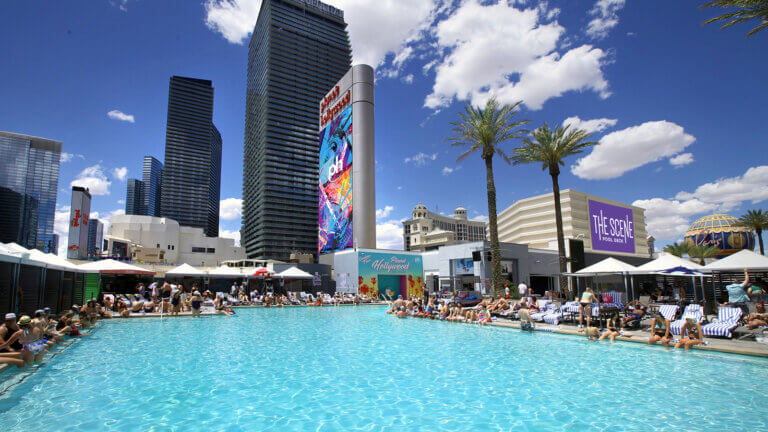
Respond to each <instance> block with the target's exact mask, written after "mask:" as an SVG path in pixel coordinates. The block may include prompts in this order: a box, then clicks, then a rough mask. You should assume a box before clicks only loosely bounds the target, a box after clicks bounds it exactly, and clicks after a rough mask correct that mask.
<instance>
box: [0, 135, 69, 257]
mask: <svg viewBox="0 0 768 432" xmlns="http://www.w3.org/2000/svg"><path fill="white" fill-rule="evenodd" d="M0 155H2V157H0V219H2V224H0V242H4V243H10V242H15V243H18V244H20V245H21V246H24V247H26V248H29V249H32V248H36V249H40V250H42V251H43V252H49V253H53V254H57V253H58V251H57V243H58V242H57V241H56V239H55V237H54V233H53V222H54V219H55V215H56V194H57V192H58V186H59V164H60V159H61V142H60V141H53V140H49V139H44V138H37V137H32V136H28V135H20V134H15V133H10V132H0Z"/></svg>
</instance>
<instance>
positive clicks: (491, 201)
mask: <svg viewBox="0 0 768 432" xmlns="http://www.w3.org/2000/svg"><path fill="white" fill-rule="evenodd" d="M485 176H486V180H487V185H486V189H487V190H488V231H489V235H490V237H491V266H492V268H493V270H492V273H491V281H492V282H491V283H492V284H493V295H495V296H501V295H504V278H503V277H502V275H501V251H500V250H499V227H498V225H497V224H496V184H495V183H494V181H493V156H491V157H487V158H485Z"/></svg>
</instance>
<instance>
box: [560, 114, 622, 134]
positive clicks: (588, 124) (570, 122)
mask: <svg viewBox="0 0 768 432" xmlns="http://www.w3.org/2000/svg"><path fill="white" fill-rule="evenodd" d="M618 121H619V120H618V119H609V118H599V119H592V120H582V119H580V118H579V117H578V116H574V117H568V118H567V119H565V121H563V126H570V127H571V128H570V129H571V130H573V129H582V130H585V131H587V132H590V133H594V132H602V131H604V130H606V129H608V128H611V127H614V126H616V123H617V122H618Z"/></svg>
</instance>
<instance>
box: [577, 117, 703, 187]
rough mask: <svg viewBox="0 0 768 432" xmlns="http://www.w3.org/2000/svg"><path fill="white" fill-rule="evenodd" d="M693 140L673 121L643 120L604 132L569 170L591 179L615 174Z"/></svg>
mask: <svg viewBox="0 0 768 432" xmlns="http://www.w3.org/2000/svg"><path fill="white" fill-rule="evenodd" d="M695 140H696V138H694V137H693V135H690V134H687V133H685V130H684V129H683V128H682V127H681V126H678V125H676V124H675V123H671V122H668V121H663V120H662V121H655V122H646V123H643V124H641V125H639V126H633V127H629V128H626V129H622V130H619V131H616V132H611V133H609V134H607V135H605V136H604V137H603V138H601V139H600V143H599V145H597V146H595V147H594V149H593V150H592V153H590V154H589V155H587V156H585V157H583V158H581V159H579V160H578V161H576V164H575V165H572V166H571V172H572V173H573V174H575V175H576V176H578V177H581V178H584V179H590V180H596V179H611V178H616V177H619V176H621V175H623V174H624V173H626V172H627V171H631V170H633V169H635V168H638V167H640V166H643V165H645V164H647V163H650V162H655V161H658V160H660V159H663V158H666V157H670V156H674V155H676V154H678V153H680V152H681V151H683V150H684V149H685V148H686V147H688V146H689V145H691V144H692V143H693V142H694V141H695ZM628 155H632V156H631V157H628Z"/></svg>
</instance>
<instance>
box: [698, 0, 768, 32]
mask: <svg viewBox="0 0 768 432" xmlns="http://www.w3.org/2000/svg"><path fill="white" fill-rule="evenodd" d="M701 7H702V8H710V7H719V8H723V9H736V10H735V11H734V12H728V13H725V14H722V15H719V16H716V17H714V18H711V19H708V20H706V21H704V24H710V23H713V22H718V21H720V22H725V24H723V25H722V26H721V27H720V28H721V29H724V28H726V27H730V26H732V25H736V24H740V23H743V22H747V21H754V20H756V21H758V22H759V24H758V25H757V26H756V27H755V28H753V29H752V30H750V31H749V33H747V36H746V37H749V36H752V35H753V34H755V33H757V32H759V31H761V30H765V29H766V28H768V0H717V1H711V2H709V3H705V4H704V5H702V6H701Z"/></svg>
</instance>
